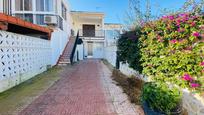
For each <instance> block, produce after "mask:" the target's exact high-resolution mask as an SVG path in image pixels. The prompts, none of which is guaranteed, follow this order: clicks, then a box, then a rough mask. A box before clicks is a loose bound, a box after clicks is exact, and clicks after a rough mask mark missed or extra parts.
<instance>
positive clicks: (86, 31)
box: [83, 25, 95, 37]
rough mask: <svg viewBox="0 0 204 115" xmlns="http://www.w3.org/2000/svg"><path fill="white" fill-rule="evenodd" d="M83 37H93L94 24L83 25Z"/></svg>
mask: <svg viewBox="0 0 204 115" xmlns="http://www.w3.org/2000/svg"><path fill="white" fill-rule="evenodd" d="M83 36H84V37H95V25H83Z"/></svg>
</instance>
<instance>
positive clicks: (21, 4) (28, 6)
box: [15, 0, 33, 11]
mask: <svg viewBox="0 0 204 115" xmlns="http://www.w3.org/2000/svg"><path fill="white" fill-rule="evenodd" d="M32 5H33V4H32V0H16V1H15V6H16V8H15V9H16V11H24V10H25V11H32Z"/></svg>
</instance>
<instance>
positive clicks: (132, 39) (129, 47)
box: [117, 28, 142, 72]
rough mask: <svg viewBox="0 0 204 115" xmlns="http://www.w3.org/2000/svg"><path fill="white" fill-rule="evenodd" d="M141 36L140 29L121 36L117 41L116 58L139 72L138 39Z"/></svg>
mask: <svg viewBox="0 0 204 115" xmlns="http://www.w3.org/2000/svg"><path fill="white" fill-rule="evenodd" d="M140 35H141V28H137V29H136V30H134V31H129V32H126V33H124V34H122V35H121V37H120V39H119V40H118V45H117V47H118V52H117V55H118V58H119V60H120V61H121V62H123V63H126V62H127V63H128V64H129V66H130V67H131V68H133V69H135V70H137V71H139V72H142V67H141V63H140V58H141V55H140V52H139V44H138V42H139V39H138V38H140Z"/></svg>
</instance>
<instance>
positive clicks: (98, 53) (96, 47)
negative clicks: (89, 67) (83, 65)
mask: <svg viewBox="0 0 204 115" xmlns="http://www.w3.org/2000/svg"><path fill="white" fill-rule="evenodd" d="M93 58H104V42H94V43H93Z"/></svg>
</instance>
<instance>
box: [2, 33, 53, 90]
mask: <svg viewBox="0 0 204 115" xmlns="http://www.w3.org/2000/svg"><path fill="white" fill-rule="evenodd" d="M0 57H3V58H1V60H0V92H3V91H5V90H7V89H9V88H12V87H14V86H16V85H18V84H20V83H22V82H24V81H26V80H28V79H30V78H32V77H34V76H35V75H37V74H40V73H41V72H43V71H46V70H47V67H48V65H51V47H50V41H48V40H43V39H40V38H36V37H30V36H24V35H19V34H14V33H10V32H5V31H0Z"/></svg>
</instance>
